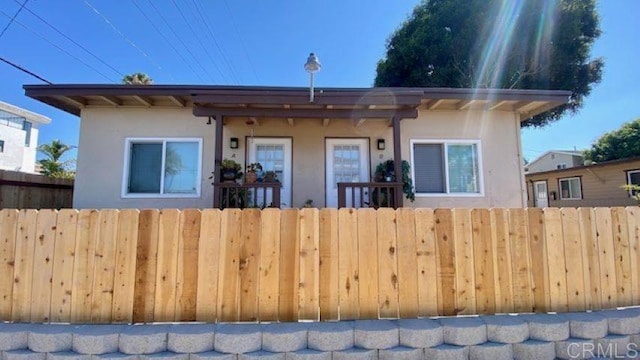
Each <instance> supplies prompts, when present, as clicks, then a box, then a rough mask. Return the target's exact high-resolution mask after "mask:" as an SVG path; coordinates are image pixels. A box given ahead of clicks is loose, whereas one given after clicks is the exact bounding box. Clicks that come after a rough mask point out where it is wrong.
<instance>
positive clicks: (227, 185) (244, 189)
mask: <svg viewBox="0 0 640 360" xmlns="http://www.w3.org/2000/svg"><path fill="white" fill-rule="evenodd" d="M213 187H214V191H215V192H216V194H215V195H214V200H213V207H214V208H217V209H226V208H239V209H245V208H260V209H263V208H266V207H275V208H279V207H280V191H281V189H282V185H281V184H280V183H279V182H268V183H267V182H255V183H250V184H238V183H234V182H224V183H215V184H213ZM216 202H217V203H216Z"/></svg>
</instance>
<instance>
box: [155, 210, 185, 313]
mask: <svg viewBox="0 0 640 360" xmlns="http://www.w3.org/2000/svg"><path fill="white" fill-rule="evenodd" d="M179 224H180V211H179V210H175V209H163V210H162V211H160V217H159V227H158V236H159V241H158V258H157V264H156V266H157V270H156V280H155V281H156V291H155V300H154V304H153V306H154V310H153V320H154V321H174V320H175V316H176V285H177V284H176V282H177V267H178V247H179V243H180V240H179V238H180V225H179Z"/></svg>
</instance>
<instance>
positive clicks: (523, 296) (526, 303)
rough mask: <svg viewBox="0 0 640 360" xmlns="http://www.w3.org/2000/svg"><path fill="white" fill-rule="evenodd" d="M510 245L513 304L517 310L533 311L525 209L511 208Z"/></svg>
mask: <svg viewBox="0 0 640 360" xmlns="http://www.w3.org/2000/svg"><path fill="white" fill-rule="evenodd" d="M509 245H510V248H511V264H512V268H511V269H512V271H513V276H512V278H511V279H512V281H513V287H512V289H513V295H514V297H513V306H514V310H515V311H516V312H531V311H533V297H532V296H531V287H532V285H531V284H532V281H533V280H532V276H531V257H530V252H529V240H528V228H527V214H526V213H525V210H524V209H509Z"/></svg>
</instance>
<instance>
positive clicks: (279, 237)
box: [0, 207, 640, 323]
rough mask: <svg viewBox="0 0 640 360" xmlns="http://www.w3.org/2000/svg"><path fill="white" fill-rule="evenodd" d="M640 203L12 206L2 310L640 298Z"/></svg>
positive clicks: (469, 309)
mask: <svg viewBox="0 0 640 360" xmlns="http://www.w3.org/2000/svg"><path fill="white" fill-rule="evenodd" d="M639 246H640V208H638V207H628V208H622V207H620V208H579V209H575V208H563V209H557V208H547V209H544V210H541V209H535V208H532V209H435V210H433V209H410V208H402V209H398V210H392V209H379V210H372V209H359V210H355V209H340V210H336V209H321V210H318V209H300V210H298V209H286V210H279V209H265V210H257V209H246V210H234V209H229V210H224V211H219V210H216V209H206V210H196V209H186V210H176V209H163V210H135V209H125V210H71V209H69V210H60V211H55V210H40V211H37V210H20V211H18V210H10V209H4V210H0V269H1V270H0V271H1V273H2V276H0V320H4V321H15V322H71V323H131V322H167V321H171V322H172V321H181V322H186V321H206V322H235V321H297V320H346V319H376V318H415V317H422V316H433V315H456V314H493V313H512V312H547V311H557V312H566V311H582V310H588V309H601V308H612V307H616V306H626V305H638V304H640V272H639V269H638V264H639V263H640V261H639V260H640V249H639Z"/></svg>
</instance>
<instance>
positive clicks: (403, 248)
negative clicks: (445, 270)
mask: <svg viewBox="0 0 640 360" xmlns="http://www.w3.org/2000/svg"><path fill="white" fill-rule="evenodd" d="M395 222H396V224H397V226H396V236H397V240H396V241H397V244H398V245H397V248H398V260H397V261H398V311H399V317H401V318H416V317H418V315H419V314H420V311H419V310H420V305H419V299H418V271H419V269H418V255H417V251H418V247H417V246H416V245H417V244H416V221H415V216H414V211H412V210H411V209H408V208H400V209H398V210H396V221H395ZM436 306H437V305H436Z"/></svg>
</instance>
